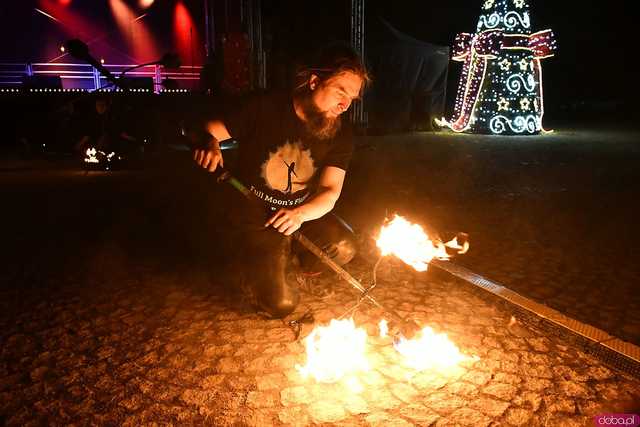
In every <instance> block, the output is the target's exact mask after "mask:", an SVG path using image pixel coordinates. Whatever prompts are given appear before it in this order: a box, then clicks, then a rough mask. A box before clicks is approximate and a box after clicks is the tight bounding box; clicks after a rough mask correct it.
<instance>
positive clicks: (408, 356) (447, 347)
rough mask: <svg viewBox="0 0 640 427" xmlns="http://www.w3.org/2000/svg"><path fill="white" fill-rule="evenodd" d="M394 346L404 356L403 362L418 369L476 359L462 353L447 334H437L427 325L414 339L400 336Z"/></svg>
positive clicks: (438, 367) (443, 366) (450, 365)
mask: <svg viewBox="0 0 640 427" xmlns="http://www.w3.org/2000/svg"><path fill="white" fill-rule="evenodd" d="M394 346H395V348H396V350H397V351H398V352H399V353H400V354H401V355H402V356H403V357H404V362H405V363H406V364H407V365H408V366H410V367H411V368H413V369H416V370H418V371H422V370H425V369H443V368H451V367H454V366H456V365H458V364H459V363H460V362H463V361H466V360H477V359H478V358H477V357H476V356H467V355H464V354H462V353H461V352H460V350H459V349H458V347H457V346H456V345H455V344H454V343H453V342H452V341H451V340H450V339H449V337H447V334H444V333H441V334H438V333H436V332H434V331H433V329H431V328H429V327H428V326H427V327H425V328H423V329H422V331H420V332H419V333H418V334H417V335H416V338H415V339H412V340H406V339H404V338H401V339H400V341H399V342H397V343H396V344H394Z"/></svg>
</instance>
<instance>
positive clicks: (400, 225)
mask: <svg viewBox="0 0 640 427" xmlns="http://www.w3.org/2000/svg"><path fill="white" fill-rule="evenodd" d="M376 244H377V245H378V248H380V250H381V251H382V255H383V256H385V255H389V254H393V255H395V256H397V257H398V258H400V259H401V260H402V261H404V262H405V263H407V264H409V265H410V266H412V267H413V268H415V269H416V270H418V271H426V270H427V267H428V264H429V262H430V261H431V260H432V259H433V258H437V259H448V258H449V255H448V254H447V250H446V248H445V245H444V244H443V243H442V242H433V241H431V239H429V236H428V235H427V233H425V231H424V230H423V229H422V227H420V226H419V225H418V224H412V223H410V222H409V221H407V220H406V219H404V218H403V217H401V216H400V215H396V216H395V218H393V219H392V220H391V221H389V223H387V224H386V225H384V226H383V227H382V229H381V230H380V235H379V236H378V239H377V240H376Z"/></svg>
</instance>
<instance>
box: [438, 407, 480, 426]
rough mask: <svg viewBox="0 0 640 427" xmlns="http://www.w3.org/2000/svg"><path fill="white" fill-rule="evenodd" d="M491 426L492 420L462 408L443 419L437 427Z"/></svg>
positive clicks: (477, 412) (474, 411)
mask: <svg viewBox="0 0 640 427" xmlns="http://www.w3.org/2000/svg"><path fill="white" fill-rule="evenodd" d="M489 424H491V418H489V417H488V416H486V415H484V414H483V413H482V412H480V411H477V410H475V409H471V408H460V409H458V410H456V411H455V412H453V413H451V415H449V416H447V417H446V418H441V419H439V420H438V421H437V422H436V426H452V425H462V426H473V427H485V426H488V425H489Z"/></svg>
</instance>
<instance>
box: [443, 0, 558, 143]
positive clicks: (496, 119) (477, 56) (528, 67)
mask: <svg viewBox="0 0 640 427" xmlns="http://www.w3.org/2000/svg"><path fill="white" fill-rule="evenodd" d="M529 9H530V8H529V2H528V1H527V0H483V2H482V9H481V10H482V14H481V15H480V18H479V19H478V26H477V29H476V33H475V34H468V33H462V34H459V35H458V36H457V37H456V40H455V42H454V46H453V60H455V61H462V62H464V65H463V67H462V75H461V77H460V84H459V86H458V93H457V96H456V102H455V105H454V112H453V117H452V118H451V119H450V120H444V119H443V120H442V121H439V123H440V124H441V125H444V126H447V127H449V128H450V129H452V130H454V131H455V132H468V133H490V134H499V135H505V134H506V135H528V134H536V133H539V132H540V131H542V130H543V127H542V117H543V115H544V102H543V92H542V65H541V60H542V59H544V58H548V57H551V56H553V54H554V52H555V50H556V48H557V46H556V40H555V36H554V34H553V32H552V31H551V30H544V31H539V32H536V33H532V32H531V16H530V14H529Z"/></svg>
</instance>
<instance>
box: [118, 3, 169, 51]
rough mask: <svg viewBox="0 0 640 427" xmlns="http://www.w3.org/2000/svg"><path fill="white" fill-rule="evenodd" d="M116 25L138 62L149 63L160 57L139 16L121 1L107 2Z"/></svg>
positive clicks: (150, 35)
mask: <svg viewBox="0 0 640 427" xmlns="http://www.w3.org/2000/svg"><path fill="white" fill-rule="evenodd" d="M109 6H110V7H111V12H112V13H113V17H114V18H115V21H116V25H117V26H118V29H119V30H120V32H121V33H122V35H123V37H124V38H125V40H126V41H127V43H128V45H129V47H130V48H131V50H132V52H133V56H134V57H135V59H136V61H138V62H151V61H153V60H156V59H158V58H159V57H160V55H159V53H158V47H157V44H156V42H155V40H154V38H153V35H152V34H151V31H149V29H148V28H147V26H146V24H145V22H144V20H143V19H141V18H142V17H141V16H136V14H135V13H134V11H133V9H131V7H129V6H128V5H127V4H126V3H125V2H124V1H123V0H109Z"/></svg>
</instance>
